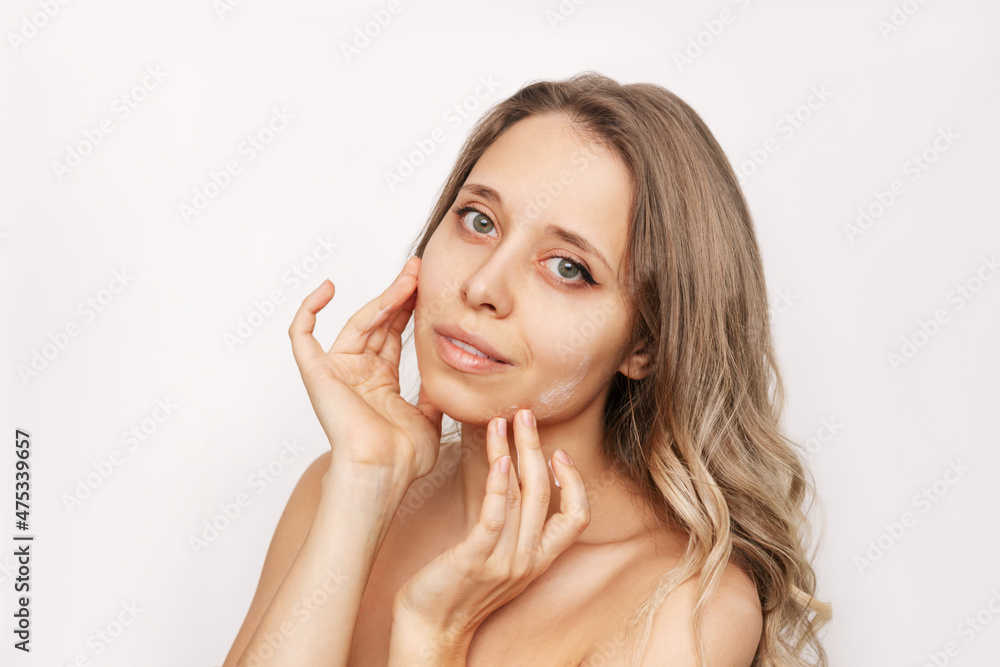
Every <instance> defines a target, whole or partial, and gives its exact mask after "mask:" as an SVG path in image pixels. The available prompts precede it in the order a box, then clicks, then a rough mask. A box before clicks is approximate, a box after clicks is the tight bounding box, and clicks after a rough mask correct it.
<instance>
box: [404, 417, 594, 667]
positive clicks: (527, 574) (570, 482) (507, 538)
mask: <svg viewBox="0 0 1000 667" xmlns="http://www.w3.org/2000/svg"><path fill="white" fill-rule="evenodd" d="M525 417H528V420H527V421H530V425H529V424H526V423H525ZM513 421H514V425H513V426H514V444H515V446H516V447H517V455H518V467H519V468H520V472H521V478H522V483H523V489H519V488H518V480H517V475H516V474H515V473H514V471H513V470H511V469H510V463H511V459H510V449H509V447H508V444H507V436H506V434H505V433H503V432H501V430H500V429H504V426H505V420H504V419H503V418H501V417H496V418H494V419H492V420H490V423H489V424H488V425H487V435H486V451H487V456H488V458H489V460H490V472H489V475H488V476H487V478H486V497H485V498H484V500H483V507H482V511H481V513H480V517H479V522H478V523H477V524H476V525H475V526H474V527H473V528H472V531H471V532H470V533H469V536H468V537H467V538H466V539H465V540H464V541H462V542H460V543H459V544H457V545H456V546H454V547H452V548H451V549H449V550H447V551H445V552H444V553H442V554H441V555H440V556H438V557H437V558H435V559H434V560H433V561H431V562H430V563H428V564H427V565H426V566H425V567H424V568H423V569H421V570H420V571H418V572H417V573H416V574H415V575H413V577H411V578H410V579H409V580H408V581H407V582H406V583H405V584H403V586H402V587H401V588H400V589H399V592H398V593H397V594H396V597H395V600H394V601H393V607H392V616H393V626H392V627H393V629H392V635H391V639H390V661H389V665H390V667H396V665H403V664H405V665H413V664H428V665H431V664H436V665H443V664H447V662H448V661H452V662H453V664H463V665H464V664H465V663H464V659H465V654H466V651H467V650H468V647H469V644H470V643H471V642H472V636H473V634H474V633H475V631H476V628H478V627H479V624H480V623H482V621H483V620H484V619H485V618H486V617H487V616H489V615H490V614H491V613H492V612H493V611H494V610H495V609H497V608H499V607H500V606H502V605H503V604H505V603H507V602H508V601H510V600H511V599H513V598H514V597H516V596H517V595H519V594H520V593H521V592H522V591H523V590H524V589H525V588H527V587H528V584H530V583H531V582H532V580H534V579H535V578H536V577H538V576H539V575H540V574H542V573H543V572H545V571H546V570H547V569H548V568H549V566H550V565H551V564H552V562H553V561H554V560H555V559H556V557H557V556H558V555H559V554H561V553H562V552H563V551H565V550H566V548H567V547H569V545H571V544H572V543H573V542H575V541H576V539H577V538H578V537H579V536H580V534H581V533H583V531H584V529H585V528H586V527H587V525H588V524H589V523H590V503H589V502H588V500H587V492H586V489H585V488H584V485H583V478H582V477H581V476H580V472H579V470H578V469H577V468H576V467H575V466H574V465H572V464H571V463H570V464H567V463H564V462H563V461H562V460H560V452H561V450H556V453H555V454H554V455H553V457H552V459H551V460H552V472H553V474H555V476H556V479H558V480H559V484H560V488H561V493H560V498H559V512H558V513H556V514H553V515H552V516H551V517H550V518H549V519H548V521H546V516H547V515H548V509H549V499H550V497H551V495H552V487H551V481H550V477H549V471H548V467H549V466H548V464H547V463H546V461H545V457H544V455H543V454H542V450H541V446H540V443H539V439H538V430H537V428H536V426H535V423H534V415H532V414H531V411H530V410H519V411H518V413H517V414H516V415H515V418H514V420H513ZM568 458H569V457H567V459H568ZM504 468H506V470H505V469H504Z"/></svg>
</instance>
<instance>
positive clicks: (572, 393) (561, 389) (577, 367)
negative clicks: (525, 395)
mask: <svg viewBox="0 0 1000 667" xmlns="http://www.w3.org/2000/svg"><path fill="white" fill-rule="evenodd" d="M592 365H593V357H584V358H582V359H579V360H567V362H566V363H565V364H564V365H563V367H562V368H561V369H559V370H558V371H556V372H553V373H549V374H547V376H548V377H551V378H555V379H554V380H553V382H552V383H551V384H548V385H545V386H543V387H542V388H541V389H540V390H539V392H538V394H537V395H536V396H535V397H534V399H533V400H532V403H533V410H534V411H535V412H536V413H537V416H538V417H539V418H540V419H544V418H546V417H555V416H559V415H561V414H563V413H565V412H567V411H568V410H569V409H571V408H573V407H574V406H575V405H576V404H577V403H580V402H581V401H583V402H585V401H586V400H587V398H586V397H587V396H589V395H590V393H591V392H590V391H581V387H583V385H584V383H585V380H586V379H587V374H588V373H589V371H590V367H591V366H592Z"/></svg>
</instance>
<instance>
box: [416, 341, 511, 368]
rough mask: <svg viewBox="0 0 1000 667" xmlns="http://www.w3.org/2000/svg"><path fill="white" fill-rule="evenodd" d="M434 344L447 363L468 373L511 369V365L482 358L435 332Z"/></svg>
mask: <svg viewBox="0 0 1000 667" xmlns="http://www.w3.org/2000/svg"><path fill="white" fill-rule="evenodd" d="M434 344H435V345H436V346H437V349H438V354H440V355H441V358H442V359H444V361H445V363H447V364H448V365H449V366H451V367H452V368H454V369H456V370H460V371H463V372H466V373H495V372H497V371H502V370H505V369H507V368H510V364H507V363H504V362H502V361H496V360H494V359H490V358H487V357H480V356H476V355H475V354H472V353H471V352H467V351H466V350H463V349H462V348H460V347H458V346H457V345H455V344H454V343H453V342H452V341H451V339H450V338H449V337H448V336H445V335H443V334H439V333H436V332H435V335H434Z"/></svg>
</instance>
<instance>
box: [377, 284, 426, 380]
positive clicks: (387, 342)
mask: <svg viewBox="0 0 1000 667" xmlns="http://www.w3.org/2000/svg"><path fill="white" fill-rule="evenodd" d="M414 287H416V283H414ZM416 304H417V295H416V292H415V291H414V292H412V293H411V294H410V297H409V298H408V299H407V300H406V301H405V302H404V303H403V304H402V305H401V306H400V307H399V308H398V309H397V310H396V314H395V315H394V316H393V317H391V318H389V320H387V321H386V322H384V323H383V324H382V325H381V326H380V327H378V328H377V329H375V330H374V331H372V332H371V334H370V335H369V336H368V344H367V345H366V346H365V351H367V352H371V353H372V354H377V355H379V356H380V357H382V358H383V359H385V360H386V361H388V362H389V363H390V364H392V365H393V366H395V367H396V368H399V358H400V355H401V353H402V350H403V331H404V330H405V329H406V325H407V324H408V323H409V321H410V316H411V315H413V309H414V308H415V307H416Z"/></svg>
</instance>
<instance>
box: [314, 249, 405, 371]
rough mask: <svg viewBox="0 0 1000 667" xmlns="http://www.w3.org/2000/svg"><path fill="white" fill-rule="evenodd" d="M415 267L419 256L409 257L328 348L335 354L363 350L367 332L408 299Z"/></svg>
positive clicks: (348, 322)
mask: <svg viewBox="0 0 1000 667" xmlns="http://www.w3.org/2000/svg"><path fill="white" fill-rule="evenodd" d="M414 260H416V261H414ZM418 266H419V258H417V257H416V256H413V257H411V258H410V259H408V260H407V261H406V264H404V265H403V268H402V269H401V270H400V272H399V274H398V275H397V276H396V278H395V280H393V281H392V284H391V285H389V287H387V288H386V289H385V291H384V292H382V294H380V295H379V296H378V297H376V298H375V299H372V300H371V301H369V302H368V303H367V304H365V305H364V306H363V307H362V308H361V310H359V311H358V312H356V313H354V315H353V316H352V317H351V318H350V319H349V320H347V324H345V325H344V328H343V329H342V330H341V332H340V335H338V336H337V340H335V341H334V342H333V345H331V346H330V350H329V351H330V352H335V353H339V354H361V353H362V352H364V351H365V346H366V345H367V343H368V337H369V335H370V334H371V332H372V331H373V330H374V329H376V328H377V327H379V326H380V325H382V324H383V323H384V322H385V321H386V320H387V319H389V318H391V316H392V314H393V313H394V312H395V311H396V309H397V308H399V306H400V305H402V304H403V303H405V302H406V300H407V299H408V298H409V296H410V293H411V292H412V291H413V287H414V285H413V283H414V282H415V281H416V271H417V267H418Z"/></svg>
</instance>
